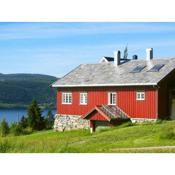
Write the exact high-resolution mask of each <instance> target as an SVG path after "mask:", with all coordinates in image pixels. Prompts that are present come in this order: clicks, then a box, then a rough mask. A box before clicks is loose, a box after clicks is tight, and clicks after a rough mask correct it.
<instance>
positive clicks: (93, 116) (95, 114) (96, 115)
mask: <svg viewBox="0 0 175 175" xmlns="http://www.w3.org/2000/svg"><path fill="white" fill-rule="evenodd" d="M89 118H90V120H100V121H107V120H106V119H105V118H104V117H103V116H102V115H101V114H100V113H98V112H97V111H95V112H93V113H92V114H91V116H90V117H89Z"/></svg>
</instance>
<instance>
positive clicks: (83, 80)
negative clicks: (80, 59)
mask: <svg viewBox="0 0 175 175" xmlns="http://www.w3.org/2000/svg"><path fill="white" fill-rule="evenodd" d="M52 87H55V88H57V113H58V114H59V116H64V115H69V116H77V117H81V118H83V119H87V120H89V121H90V128H93V129H94V128H95V126H97V125H114V124H116V123H118V122H120V121H123V120H127V119H131V120H132V121H136V120H139V121H140V120H157V119H168V118H171V119H174V118H175V58H170V59H153V49H147V56H146V59H140V60H139V59H137V56H134V57H133V59H130V60H129V59H122V58H120V51H118V52H115V53H114V58H111V57H103V58H102V59H101V61H100V63H97V64H82V65H80V66H78V67H77V68H75V69H74V70H72V71H71V72H70V73H68V74H67V75H65V76H64V77H63V78H61V79H59V80H58V81H56V82H55V83H53V84H52Z"/></svg>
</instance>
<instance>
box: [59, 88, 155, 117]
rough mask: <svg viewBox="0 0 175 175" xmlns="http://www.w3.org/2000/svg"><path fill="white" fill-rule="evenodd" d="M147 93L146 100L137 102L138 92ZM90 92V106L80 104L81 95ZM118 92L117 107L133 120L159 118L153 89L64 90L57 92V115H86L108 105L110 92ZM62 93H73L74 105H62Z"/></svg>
mask: <svg viewBox="0 0 175 175" xmlns="http://www.w3.org/2000/svg"><path fill="white" fill-rule="evenodd" d="M137 90H144V91H145V96H146V97H145V100H144V101H137V100H136V91H137ZM85 91H86V92H88V105H80V104H79V93H80V92H85ZM109 91H115V92H117V105H118V106H119V107H120V108H121V109H122V110H123V111H125V112H126V113H127V114H128V115H129V116H130V117H131V118H151V119H153V118H157V115H158V114H157V105H158V104H157V90H156V89H155V88H152V87H141V88H139V87H128V88H118V87H114V88H112V87H104V88H97V87H96V88H62V89H60V88H59V89H58V91H57V113H59V114H69V115H84V114H86V113H87V112H89V111H90V110H92V108H94V107H95V106H96V105H101V104H107V103H108V92H109ZM61 92H72V98H73V100H72V104H61Z"/></svg>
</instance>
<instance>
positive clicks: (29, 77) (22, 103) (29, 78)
mask: <svg viewBox="0 0 175 175" xmlns="http://www.w3.org/2000/svg"><path fill="white" fill-rule="evenodd" d="M56 80H57V78H56V77H53V76H48V75H40V74H0V107H1V108H2V107H26V106H27V105H28V104H30V103H31V101H32V100H33V99H36V100H37V101H38V103H39V104H41V105H42V106H45V107H47V106H52V107H54V106H55V97H56V91H55V89H53V88H51V87H50V84H52V83H53V82H54V81H56Z"/></svg>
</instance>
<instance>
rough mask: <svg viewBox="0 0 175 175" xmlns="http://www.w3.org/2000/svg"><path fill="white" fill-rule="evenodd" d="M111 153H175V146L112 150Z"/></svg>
mask: <svg viewBox="0 0 175 175" xmlns="http://www.w3.org/2000/svg"><path fill="white" fill-rule="evenodd" d="M110 150H111V151H114V152H115V151H116V152H150V151H151V152H156V151H158V152H164V151H165V152H167V151H168V152H172V151H173V152H175V146H151V147H140V148H112V149H110Z"/></svg>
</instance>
